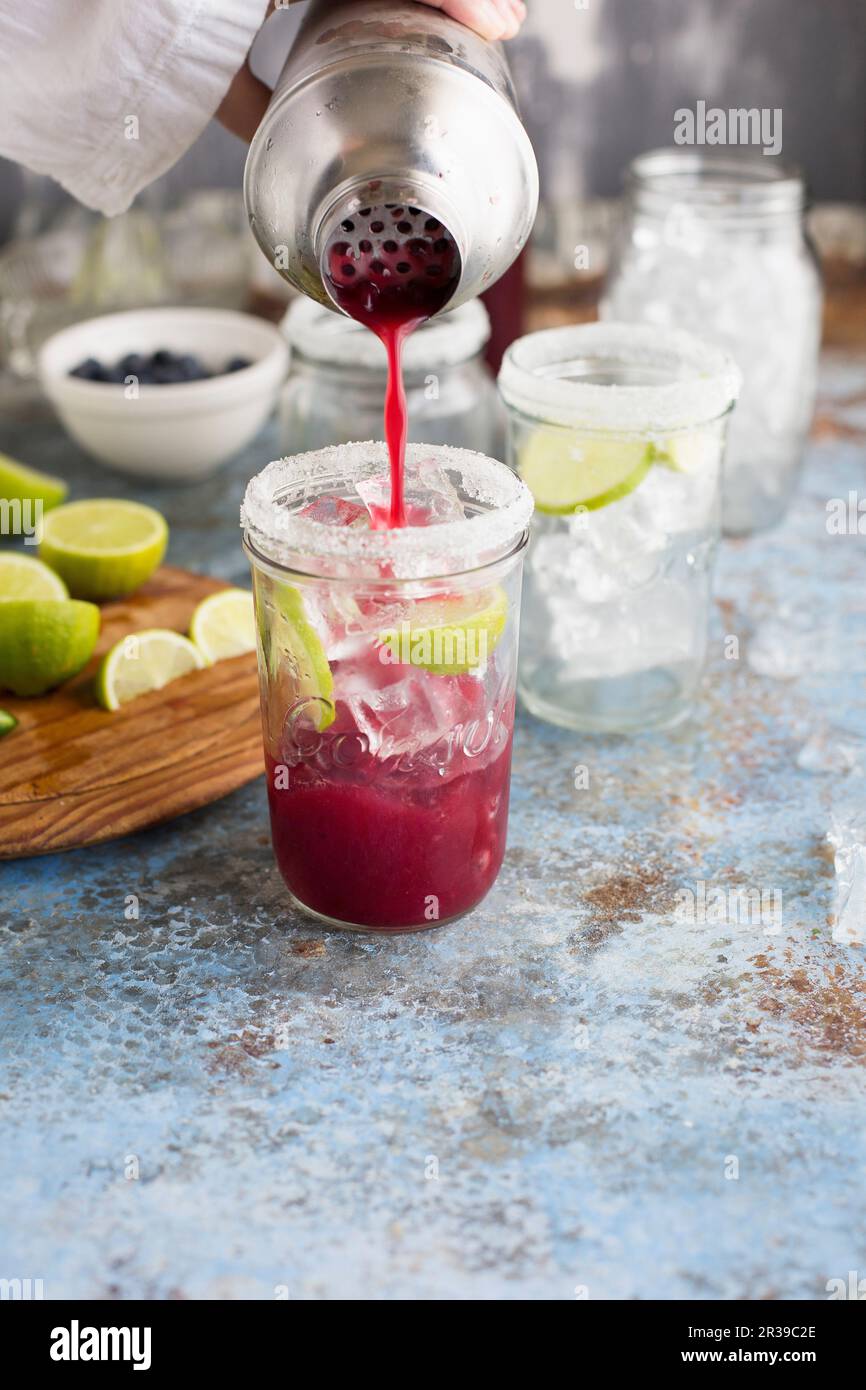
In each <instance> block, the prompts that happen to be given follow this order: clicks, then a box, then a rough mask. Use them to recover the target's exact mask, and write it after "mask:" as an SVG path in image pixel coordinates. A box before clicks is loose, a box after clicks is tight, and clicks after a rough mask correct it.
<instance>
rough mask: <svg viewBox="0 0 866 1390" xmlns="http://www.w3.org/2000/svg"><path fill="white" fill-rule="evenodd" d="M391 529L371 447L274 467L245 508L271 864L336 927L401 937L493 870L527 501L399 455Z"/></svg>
mask: <svg viewBox="0 0 866 1390" xmlns="http://www.w3.org/2000/svg"><path fill="white" fill-rule="evenodd" d="M404 497H405V511H406V525H405V526H401V527H389V526H388V521H389V513H390V503H391V480H390V475H389V460H388V452H387V449H386V447H385V445H384V444H353V445H342V446H337V447H334V448H330V449H324V450H322V451H320V452H317V453H311V454H303V455H299V456H297V457H295V458H287V459H282V460H279V461H278V462H276V463H272V464H270V465H269V466H268V467H267V468H266V469H265V470H264V472H262V473H261V474H259V475H258V477H256V478H254V479H253V480H252V482H251V483H250V485H249V487H248V489H247V493H246V497H245V499H244V505H243V511H242V525H243V527H244V544H245V549H246V551H247V554H248V556H249V558H250V561H251V564H252V570H253V581H254V592H255V604H256V619H257V630H258V643H259V652H258V655H259V675H260V684H261V695H262V720H263V729H264V742H265V754H266V764H267V779H268V797H269V802H270V812H271V827H272V835H273V844H274V852H275V855H276V859H277V863H278V865H279V868H280V870H281V872H282V875H283V878H284V879H285V881H286V884H287V886H288V888H289V891H290V893H291V895H292V897H293V898H294V900H295V902H296V903H297V904H298V905H299V906H301V907H303V908H304V909H306V910H307V911H308V912H310V913H312V914H313V915H314V916H316V917H318V918H320V919H322V920H323V921H325V922H326V923H328V924H330V925H332V926H339V927H348V928H354V929H356V930H360V931H414V930H421V929H424V928H427V927H434V926H438V925H441V924H442V923H444V922H447V921H450V920H452V919H453V918H455V917H459V916H461V915H462V914H463V913H465V912H468V911H469V910H470V909H471V908H473V907H474V906H476V904H477V903H478V902H480V901H481V899H482V898H483V897H484V896H485V894H486V893H487V892H488V890H489V889H490V887H491V886H492V884H493V882H494V880H495V879H496V876H497V874H498V872H499V869H500V866H501V864H502V857H503V854H504V850H505V834H506V824H507V819H508V792H509V780H510V772H511V741H512V732H513V725H514V702H515V677H516V666H517V639H518V621H519V608H520V585H521V572H522V567H523V555H524V549H525V545H526V540H527V535H528V530H527V528H528V525H529V520H530V516H531V513H532V497H531V495H530V493H529V491H528V489H527V488H526V487H525V485H524V484H523V483H522V482H520V480H519V479H517V478H516V477H515V476H514V475H513V473H512V472H511V471H510V470H509V469H507V468H506V467H505V466H504V465H503V464H501V463H495V462H494V461H492V460H491V459H488V458H485V457H484V456H483V455H480V454H473V453H470V452H468V451H466V450H458V449H448V448H445V447H435V446H421V445H410V446H409V448H408V450H407V457H406V466H405V493H404Z"/></svg>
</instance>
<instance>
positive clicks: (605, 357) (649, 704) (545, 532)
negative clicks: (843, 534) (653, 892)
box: [499, 323, 739, 733]
mask: <svg viewBox="0 0 866 1390" xmlns="http://www.w3.org/2000/svg"><path fill="white" fill-rule="evenodd" d="M499 382H500V390H501V392H502V396H503V399H504V400H505V403H506V405H507V407H508V414H509V445H508V458H509V462H510V464H511V466H512V467H513V468H514V469H515V470H516V472H517V473H518V474H519V475H520V476H521V477H522V478H523V479H524V481H525V482H526V483H527V484H528V486H529V487H530V489H531V491H532V493H533V495H534V498H535V517H534V520H533V524H532V539H531V543H530V547H529V554H528V556H527V560H526V575H525V583H524V602H523V624H522V636H521V665H520V677H519V689H520V694H521V696H522V698H523V701H524V703H525V704H526V706H527V708H528V709H529V710H530V711H531V712H532V713H533V714H535V715H538V716H539V718H542V719H547V720H549V721H550V722H551V723H554V724H560V725H563V726H564V727H566V728H570V729H581V730H588V731H592V732H597V733H608V732H611V733H612V732H620V733H631V732H636V731H637V730H640V729H645V728H651V727H654V726H662V725H668V724H673V723H676V722H677V721H678V720H680V719H682V718H683V717H684V716H685V715H686V714H687V713H688V711H689V708H690V706H691V702H692V699H693V697H694V694H695V691H696V689H697V686H698V683H699V680H700V677H701V672H702V670H703V665H704V658H705V653H706V646H707V627H708V619H709V602H710V585H711V575H712V567H713V559H714V555H715V549H716V541H717V537H718V532H719V510H720V508H719V500H720V482H721V473H722V457H723V449H724V441H725V432H726V429H727V424H728V415H729V412H730V410H731V407H732V405H733V403H734V401H735V399H736V395H737V390H738V386H739V373H738V371H737V368H736V366H735V365H734V363H733V362H732V360H731V359H730V358H729V357H727V356H726V354H724V353H723V352H721V351H720V350H719V349H717V348H713V347H708V346H706V345H705V344H703V343H701V342H700V341H699V340H698V339H696V338H693V337H692V335H691V334H686V333H679V332H675V331H673V330H671V329H667V330H663V329H654V328H647V327H645V326H640V325H638V326H635V325H629V324H612V323H609V324H598V323H595V324H586V325H583V326H580V327H573V328H554V329H550V330H548V331H546V332H542V333H533V334H530V335H529V336H528V337H526V338H521V339H520V340H519V341H518V342H516V343H515V344H514V345H513V346H512V347H511V348H510V349H509V351H508V352H507V353H506V356H505V361H504V363H503V365H502V371H501V373H500V378H499Z"/></svg>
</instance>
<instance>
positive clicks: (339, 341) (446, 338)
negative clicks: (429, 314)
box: [280, 297, 490, 372]
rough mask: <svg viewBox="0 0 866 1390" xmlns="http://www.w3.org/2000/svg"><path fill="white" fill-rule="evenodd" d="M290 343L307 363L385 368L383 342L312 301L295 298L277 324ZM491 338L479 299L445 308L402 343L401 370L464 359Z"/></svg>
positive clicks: (431, 367) (426, 368) (423, 368)
mask: <svg viewBox="0 0 866 1390" xmlns="http://www.w3.org/2000/svg"><path fill="white" fill-rule="evenodd" d="M280 328H281V331H282V333H283V334H284V335H285V337H286V338H287V339H288V342H289V346H290V347H291V348H292V349H293V350H294V351H296V352H299V353H300V354H301V355H302V356H303V357H305V358H306V359H307V360H308V361H310V362H322V363H325V364H326V365H328V366H334V367H360V368H361V369H362V370H366V371H381V372H386V371H387V370H388V355H387V353H386V351H385V347H384V344H383V343H381V342H380V340H379V339H378V338H377V337H376V335H375V333H371V332H370V330H369V329H368V328H365V327H364V325H363V324H360V323H356V322H355V320H354V319H350V318H349V316H348V314H341V313H339V312H336V311H335V310H334V309H332V308H326V307H325V306H324V305H323V304H318V303H316V301H315V300H312V299H307V298H306V297H304V298H302V299H297V300H295V302H294V304H292V305H291V307H290V309H289V310H288V313H287V314H286V315H285V317H284V319H283V321H282V323H281V325H280ZM489 338H490V317H489V315H488V313H487V310H486V309H485V307H484V305H483V304H482V303H481V301H480V300H479V299H473V300H470V302H469V303H468V304H461V305H460V307H459V308H458V309H446V310H445V311H444V312H443V313H442V314H438V315H437V316H436V318H433V319H430V320H428V322H427V323H423V324H422V325H421V327H420V328H418V329H417V330H416V332H414V333H412V334H411V335H410V336H409V337H408V338H407V339H406V341H405V342H404V344H403V369H404V371H407V372H419V371H424V372H427V371H432V370H434V369H435V368H436V367H456V366H458V365H459V364H460V363H461V362H467V361H469V359H470V358H472V357H474V356H475V355H476V353H479V352H480V351H481V349H482V348H483V347H484V345H485V343H486V342H487V341H488V339H489Z"/></svg>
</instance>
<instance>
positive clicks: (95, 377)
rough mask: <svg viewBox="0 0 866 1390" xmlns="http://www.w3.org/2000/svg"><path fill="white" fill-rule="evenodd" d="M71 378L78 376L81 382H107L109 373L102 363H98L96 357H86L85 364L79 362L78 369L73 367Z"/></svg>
mask: <svg viewBox="0 0 866 1390" xmlns="http://www.w3.org/2000/svg"><path fill="white" fill-rule="evenodd" d="M69 375H70V376H77V377H78V378H79V379H80V380H81V381H106V380H107V373H106V369H105V367H103V365H102V363H101V362H97V360H96V358H95V357H86V358H85V359H84V361H83V362H79V364H78V366H77V367H73V368H72V370H71V372H70V373H69Z"/></svg>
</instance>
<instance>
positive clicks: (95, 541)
mask: <svg viewBox="0 0 866 1390" xmlns="http://www.w3.org/2000/svg"><path fill="white" fill-rule="evenodd" d="M167 543H168V526H167V525H166V523H165V518H164V517H163V516H160V514H159V512H157V511H154V509H153V507H145V506H142V504H141V503H140V502H121V501H118V500H117V499H112V500H106V501H86V502H68V503H67V504H66V506H64V507H58V508H57V509H56V511H53V512H49V513H48V515H47V516H46V518H45V520H44V522H43V526H42V544H41V545H40V547H39V554H40V556H41V557H42V559H43V560H44V561H45V562H46V564H48V565H50V566H51V568H52V569H53V570H56V571H57V573H58V574H59V575H60V576H61V578H62V579H64V580H65V581H66V583H67V584H68V586H69V591H70V593H72V594H74V595H75V597H76V598H89V599H97V600H98V599H108V598H119V597H120V596H121V595H123V594H131V593H132V592H133V590H134V589H137V588H139V587H140V585H142V584H143V583H144V582H145V580H147V579H149V578H150V576H151V575H152V574H153V572H154V570H155V569H156V568H157V567H158V565H159V564H160V563H161V562H162V557H163V555H164V554H165V547H166V545H167Z"/></svg>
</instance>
